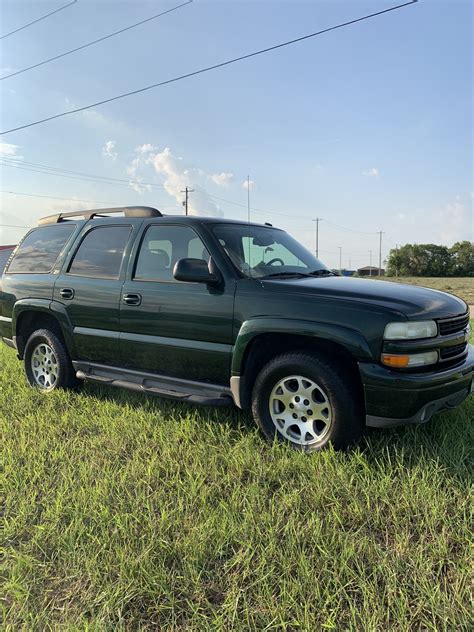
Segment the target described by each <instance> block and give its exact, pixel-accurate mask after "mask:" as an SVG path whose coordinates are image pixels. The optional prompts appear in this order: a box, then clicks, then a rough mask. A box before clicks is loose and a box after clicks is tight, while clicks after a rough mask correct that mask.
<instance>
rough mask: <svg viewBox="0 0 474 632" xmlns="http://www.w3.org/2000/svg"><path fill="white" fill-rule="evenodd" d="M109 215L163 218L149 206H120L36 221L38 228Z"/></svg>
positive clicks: (156, 210) (59, 214)
mask: <svg viewBox="0 0 474 632" xmlns="http://www.w3.org/2000/svg"><path fill="white" fill-rule="evenodd" d="M111 213H123V215H124V217H163V213H161V212H160V211H159V210H158V209H157V208H153V207H151V206H121V207H118V208H97V209H94V210H92V211H74V212H72V213H56V214H55V215H48V216H47V217H42V218H41V219H40V220H39V221H38V226H45V225H47V224H58V223H59V222H64V221H67V220H69V219H72V218H73V217H76V218H81V219H85V220H89V219H93V218H94V217H107V216H108V215H109V214H111Z"/></svg>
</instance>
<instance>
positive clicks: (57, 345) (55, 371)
mask: <svg viewBox="0 0 474 632" xmlns="http://www.w3.org/2000/svg"><path fill="white" fill-rule="evenodd" d="M24 360H25V372H26V377H27V379H28V382H29V383H30V385H31V386H34V387H36V388H40V389H41V390H43V391H53V390H56V389H58V388H75V387H76V386H77V385H78V384H79V383H80V382H79V380H78V379H77V378H76V375H75V372H74V369H73V366H72V364H71V359H70V358H69V354H68V352H67V349H66V347H65V345H64V343H63V341H62V340H61V338H60V337H59V336H58V334H57V333H55V332H53V331H50V330H49V329H37V330H36V331H34V332H33V333H32V334H31V336H30V337H29V338H28V341H27V343H26V347H25V356H24Z"/></svg>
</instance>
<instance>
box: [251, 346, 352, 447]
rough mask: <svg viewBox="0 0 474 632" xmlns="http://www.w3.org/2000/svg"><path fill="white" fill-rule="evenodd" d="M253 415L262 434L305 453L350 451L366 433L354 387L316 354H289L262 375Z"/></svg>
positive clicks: (253, 397) (270, 366)
mask: <svg viewBox="0 0 474 632" xmlns="http://www.w3.org/2000/svg"><path fill="white" fill-rule="evenodd" d="M252 412H253V416H254V419H255V421H256V422H257V424H258V426H259V427H260V429H261V430H262V432H263V434H264V435H265V436H266V437H267V438H268V439H270V440H273V439H274V438H275V437H276V438H277V439H278V440H280V441H284V442H287V443H289V444H290V445H291V447H293V448H295V449H297V450H301V451H303V452H313V451H314V450H319V449H321V448H323V447H324V446H326V445H327V444H328V443H331V444H332V445H333V446H334V447H335V448H342V447H345V446H347V445H348V444H349V443H351V442H352V441H354V440H356V439H357V438H358V437H359V436H360V434H361V432H362V415H361V410H360V405H359V397H358V393H357V390H356V387H355V385H354V384H353V383H352V382H351V380H349V379H348V378H346V377H345V376H343V375H341V371H340V370H339V371H338V367H337V365H333V364H332V363H329V362H327V360H326V359H323V358H321V357H319V356H318V355H316V354H307V353H285V354H283V355H281V356H278V357H276V358H275V359H273V360H271V361H270V362H269V363H268V364H267V365H266V366H265V367H264V368H263V369H262V370H261V372H260V373H259V375H258V377H257V380H256V382H255V386H254V389H253V394H252Z"/></svg>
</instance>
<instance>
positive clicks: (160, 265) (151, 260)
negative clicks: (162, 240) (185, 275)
mask: <svg viewBox="0 0 474 632" xmlns="http://www.w3.org/2000/svg"><path fill="white" fill-rule="evenodd" d="M135 278H137V279H156V280H158V281H162V280H165V281H168V280H171V279H172V278H173V274H172V270H171V266H170V257H169V254H168V253H167V252H166V251H165V250H161V249H158V250H148V249H147V250H143V251H142V253H141V256H140V258H139V260H138V263H137V269H136V271H135Z"/></svg>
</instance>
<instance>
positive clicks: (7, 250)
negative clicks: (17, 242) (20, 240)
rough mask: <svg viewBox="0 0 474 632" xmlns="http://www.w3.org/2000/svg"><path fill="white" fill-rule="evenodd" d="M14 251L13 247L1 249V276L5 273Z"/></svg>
mask: <svg viewBox="0 0 474 632" xmlns="http://www.w3.org/2000/svg"><path fill="white" fill-rule="evenodd" d="M13 250H14V248H13V247H12V248H3V249H0V274H2V272H3V271H4V269H5V266H6V265H7V261H8V259H9V258H10V255H11V254H12V252H13Z"/></svg>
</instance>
